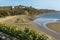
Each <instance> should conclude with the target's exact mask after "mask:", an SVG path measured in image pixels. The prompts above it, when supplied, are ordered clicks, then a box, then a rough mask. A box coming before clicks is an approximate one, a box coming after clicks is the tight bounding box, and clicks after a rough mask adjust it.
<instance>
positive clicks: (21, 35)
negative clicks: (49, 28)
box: [0, 24, 48, 40]
mask: <svg viewBox="0 0 60 40" xmlns="http://www.w3.org/2000/svg"><path fill="white" fill-rule="evenodd" d="M0 32H3V33H5V34H7V35H10V36H13V37H16V38H17V39H19V40H47V39H48V36H47V35H46V34H41V33H39V32H37V31H34V30H31V29H29V28H24V29H23V28H18V27H15V26H14V27H13V26H12V25H6V24H0Z"/></svg>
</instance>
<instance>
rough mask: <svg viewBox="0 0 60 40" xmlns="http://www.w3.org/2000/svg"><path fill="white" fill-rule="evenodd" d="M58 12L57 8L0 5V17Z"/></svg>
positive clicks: (33, 15)
mask: <svg viewBox="0 0 60 40" xmlns="http://www.w3.org/2000/svg"><path fill="white" fill-rule="evenodd" d="M53 12H57V11H56V10H49V9H35V8H33V7H31V6H30V7H28V6H23V5H19V6H0V17H4V16H9V15H22V14H24V15H29V16H31V17H35V16H36V15H39V14H44V13H53Z"/></svg>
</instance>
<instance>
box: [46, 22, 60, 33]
mask: <svg viewBox="0 0 60 40" xmlns="http://www.w3.org/2000/svg"><path fill="white" fill-rule="evenodd" d="M47 27H48V28H50V29H52V30H55V31H57V32H60V22H55V23H48V24H47Z"/></svg>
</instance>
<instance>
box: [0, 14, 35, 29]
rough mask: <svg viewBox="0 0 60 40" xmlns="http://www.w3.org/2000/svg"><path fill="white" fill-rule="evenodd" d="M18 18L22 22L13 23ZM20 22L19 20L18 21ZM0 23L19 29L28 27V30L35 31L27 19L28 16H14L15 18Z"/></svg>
mask: <svg viewBox="0 0 60 40" xmlns="http://www.w3.org/2000/svg"><path fill="white" fill-rule="evenodd" d="M8 18H9V17H8ZM17 18H19V19H22V21H24V22H17V23H16V22H15V21H16V19H17ZM3 19H5V18H3ZM19 21H21V20H19ZM0 23H4V24H8V25H14V26H18V27H19V28H21V27H23V28H25V27H28V28H31V29H36V24H35V23H33V22H32V21H31V20H30V19H29V16H26V15H18V16H15V17H12V16H11V18H10V19H7V18H6V20H5V21H1V22H0Z"/></svg>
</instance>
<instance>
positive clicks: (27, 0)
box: [0, 0, 60, 11]
mask: <svg viewBox="0 0 60 40" xmlns="http://www.w3.org/2000/svg"><path fill="white" fill-rule="evenodd" d="M17 5H25V6H32V7H34V8H38V9H54V10H59V11H60V0H0V6H17Z"/></svg>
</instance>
